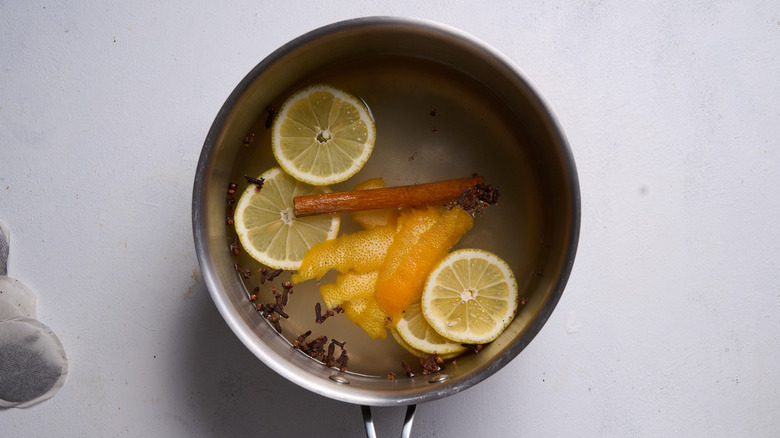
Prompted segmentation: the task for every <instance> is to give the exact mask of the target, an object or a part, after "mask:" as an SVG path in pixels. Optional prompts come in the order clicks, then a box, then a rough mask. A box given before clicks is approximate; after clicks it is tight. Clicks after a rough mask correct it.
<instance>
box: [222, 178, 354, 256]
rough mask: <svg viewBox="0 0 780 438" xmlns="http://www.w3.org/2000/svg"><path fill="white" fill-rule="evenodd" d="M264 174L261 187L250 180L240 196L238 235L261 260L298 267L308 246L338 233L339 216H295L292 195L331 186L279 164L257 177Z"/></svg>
mask: <svg viewBox="0 0 780 438" xmlns="http://www.w3.org/2000/svg"><path fill="white" fill-rule="evenodd" d="M261 178H262V179H263V180H264V183H263V188H262V189H261V190H260V191H257V190H256V185H255V184H250V185H249V187H247V189H246V190H245V191H244V193H243V194H242V195H241V199H239V200H238V205H237V206H236V211H235V213H234V220H235V227H236V233H237V234H238V239H239V240H240V241H241V245H242V246H243V247H244V249H245V250H246V252H247V253H248V254H249V255H250V256H252V258H254V259H255V260H257V261H258V262H260V263H262V264H264V265H266V266H268V267H271V268H274V269H298V268H299V267H300V266H301V261H302V260H303V255H304V254H305V253H306V251H308V249H309V248H311V247H312V246H314V245H315V244H317V243H320V242H322V241H325V240H328V239H334V238H335V237H336V234H338V231H339V224H340V216H339V215H337V214H334V215H321V216H310V217H304V218H296V217H295V215H294V213H293V198H295V197H296V196H304V195H313V194H318V193H323V192H329V191H330V189H328V188H327V187H317V186H312V185H309V184H304V183H302V182H300V181H297V180H296V179H294V178H293V177H291V176H290V175H287V174H286V173H284V171H282V169H281V168H278V167H274V168H273V169H271V170H268V171H266V172H265V173H263V174H262V175H260V176H259V177H258V178H257V179H261Z"/></svg>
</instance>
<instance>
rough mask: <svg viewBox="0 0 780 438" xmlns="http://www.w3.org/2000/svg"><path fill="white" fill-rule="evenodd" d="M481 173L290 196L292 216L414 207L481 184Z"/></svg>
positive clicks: (447, 198)
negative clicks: (429, 181)
mask: <svg viewBox="0 0 780 438" xmlns="http://www.w3.org/2000/svg"><path fill="white" fill-rule="evenodd" d="M484 183H485V179H484V178H483V177H481V176H473V177H471V178H459V179H450V180H446V181H436V182H431V183H424V184H415V185H409V186H398V187H386V188H381V189H368V190H351V191H347V192H333V193H321V194H318V195H309V196H298V197H296V198H295V199H293V203H294V212H295V217H305V216H315V215H318V214H328V213H340V212H347V211H361V210H375V209H380V208H401V207H417V206H422V205H428V204H433V203H437V202H446V201H452V200H457V199H458V197H459V196H460V195H461V194H462V193H463V191H464V190H466V189H468V188H469V187H473V186H475V185H477V184H484Z"/></svg>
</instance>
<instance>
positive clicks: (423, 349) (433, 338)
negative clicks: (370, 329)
mask: <svg viewBox="0 0 780 438" xmlns="http://www.w3.org/2000/svg"><path fill="white" fill-rule="evenodd" d="M394 332H395V333H393V336H395V337H396V341H398V338H401V341H403V342H398V343H399V344H401V346H402V347H404V348H406V349H407V350H408V351H409V352H410V353H412V354H414V355H416V356H419V357H425V356H428V355H430V354H433V353H438V354H439V355H440V356H441V357H443V358H444V359H449V358H450V357H455V356H457V355H459V354H460V353H463V352H464V351H466V347H464V346H462V345H460V343H457V342H452V341H450V340H449V339H446V338H444V337H443V336H441V335H440V334H438V333H436V331H434V330H433V328H432V327H431V326H430V325H429V324H428V321H426V320H425V318H424V317H423V314H422V310H421V309H420V303H415V304H412V305H411V306H409V307H408V308H407V309H406V312H405V313H404V316H403V318H401V319H400V320H399V321H398V324H396V326H395V329H394ZM420 353H422V354H420Z"/></svg>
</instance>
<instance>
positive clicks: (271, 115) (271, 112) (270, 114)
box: [265, 105, 279, 129]
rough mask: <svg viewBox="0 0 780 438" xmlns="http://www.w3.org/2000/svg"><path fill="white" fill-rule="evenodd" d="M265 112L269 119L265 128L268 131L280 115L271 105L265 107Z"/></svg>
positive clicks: (266, 120)
mask: <svg viewBox="0 0 780 438" xmlns="http://www.w3.org/2000/svg"><path fill="white" fill-rule="evenodd" d="M265 110H266V112H268V117H267V118H266V119H265V128H266V129H268V128H270V127H271V125H272V124H273V123H274V117H276V115H277V114H279V111H277V109H276V108H274V107H272V106H270V105H269V106H267V107H265Z"/></svg>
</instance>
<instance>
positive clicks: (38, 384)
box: [0, 318, 68, 408]
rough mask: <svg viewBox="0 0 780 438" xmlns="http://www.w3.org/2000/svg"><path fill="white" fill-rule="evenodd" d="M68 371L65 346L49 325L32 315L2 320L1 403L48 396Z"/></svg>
mask: <svg viewBox="0 0 780 438" xmlns="http://www.w3.org/2000/svg"><path fill="white" fill-rule="evenodd" d="M67 374H68V360H67V358H66V357H65V350H64V349H63V348H62V344H61V343H60V340H59V338H58V337H57V335H55V334H54V332H52V330H51V329H50V328H49V327H47V326H46V325H45V324H43V323H41V322H39V321H37V320H34V319H29V318H13V319H9V320H5V321H0V407H2V408H9V407H17V408H22V407H26V406H30V405H32V404H35V403H38V402H41V401H44V400H47V399H49V398H51V397H52V396H54V394H56V393H57V391H59V389H60V388H61V387H62V385H63V384H64V383H65V378H66V376H67Z"/></svg>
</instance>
